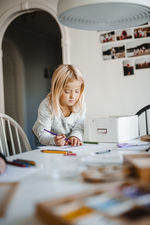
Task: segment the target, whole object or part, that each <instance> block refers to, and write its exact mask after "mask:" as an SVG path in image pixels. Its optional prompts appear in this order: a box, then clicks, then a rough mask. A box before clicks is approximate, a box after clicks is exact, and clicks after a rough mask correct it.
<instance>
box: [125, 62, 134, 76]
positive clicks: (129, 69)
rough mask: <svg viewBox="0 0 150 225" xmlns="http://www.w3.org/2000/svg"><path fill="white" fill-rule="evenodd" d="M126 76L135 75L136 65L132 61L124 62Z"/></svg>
mask: <svg viewBox="0 0 150 225" xmlns="http://www.w3.org/2000/svg"><path fill="white" fill-rule="evenodd" d="M123 72H124V76H130V75H134V63H133V61H132V60H124V61H123Z"/></svg>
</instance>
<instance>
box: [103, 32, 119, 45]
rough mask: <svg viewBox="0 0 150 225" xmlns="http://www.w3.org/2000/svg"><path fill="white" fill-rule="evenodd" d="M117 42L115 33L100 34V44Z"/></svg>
mask: <svg viewBox="0 0 150 225" xmlns="http://www.w3.org/2000/svg"><path fill="white" fill-rule="evenodd" d="M112 41H115V31H111V32H108V33H103V34H100V43H106V42H112Z"/></svg>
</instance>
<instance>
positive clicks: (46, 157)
mask: <svg viewBox="0 0 150 225" xmlns="http://www.w3.org/2000/svg"><path fill="white" fill-rule="evenodd" d="M115 146H116V145H115V144H108V143H107V144H102V145H95V147H94V145H87V151H86V150H85V149H82V151H80V149H78V150H77V151H76V152H77V156H71V157H70V156H64V155H60V154H49V153H47V154H46V153H42V152H41V150H40V149H36V150H32V151H29V152H25V153H21V154H17V155H14V156H10V157H8V159H9V160H13V159H16V158H21V159H28V160H34V161H35V162H36V164H37V167H36V168H35V169H34V170H32V169H31V170H30V168H19V167H18V168H15V169H17V170H19V171H20V170H22V171H23V172H22V173H21V175H20V173H18V172H17V170H16V176H14V177H13V178H12V176H11V173H10V174H9V178H8V181H10V182H12V181H18V182H19V186H18V188H17V190H16V192H15V194H14V196H13V198H12V200H11V201H10V204H9V206H8V208H7V211H6V215H5V216H4V217H3V218H0V225H1V224H2V225H26V224H30V225H35V224H36V225H41V224H42V223H41V222H40V221H39V220H38V219H37V218H36V216H35V207H36V204H37V203H39V202H41V201H45V200H48V199H55V198H59V197H64V196H68V195H71V194H75V193H79V192H82V191H88V190H94V189H97V188H102V189H103V188H106V184H104V183H101V184H92V183H86V182H84V181H83V179H82V178H81V176H80V175H79V174H80V169H81V170H83V169H84V165H83V163H80V164H78V162H79V161H80V160H79V159H81V158H83V159H84V158H85V157H88V156H89V155H90V154H92V153H94V152H97V151H99V150H100V151H103V150H106V149H110V148H111V149H113V150H112V151H113V153H114V154H118V151H116V149H115ZM82 148H83V147H82ZM73 152H75V150H74V151H73ZM108 154H109V153H108ZM119 154H120V153H119ZM80 162H81V161H80ZM83 162H84V160H83ZM73 166H75V168H74V170H72V172H73V175H71V174H70V175H69V176H68V177H67V176H64V174H65V173H66V174H67V173H68V171H69V170H70V168H73ZM68 167H69V170H68ZM10 168H13V166H10V165H9V168H8V169H9V170H10ZM57 168H58V169H59V170H58V171H57V172H58V173H59V172H61V175H60V176H61V177H58V176H57V175H58V174H55V171H56V170H57ZM63 169H64V170H63ZM29 170H30V171H29ZM75 170H76V171H77V173H74V172H75ZM26 171H28V172H26ZM62 171H63V172H64V173H62ZM6 172H7V171H6ZM11 172H12V171H11ZM9 179H10V180H9ZM6 181H7V180H6ZM0 182H2V181H1V180H0ZM112 185H113V183H112ZM114 185H115V184H114Z"/></svg>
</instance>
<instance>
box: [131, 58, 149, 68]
mask: <svg viewBox="0 0 150 225" xmlns="http://www.w3.org/2000/svg"><path fill="white" fill-rule="evenodd" d="M147 68H150V57H147V58H141V59H136V60H135V69H137V70H138V69H147Z"/></svg>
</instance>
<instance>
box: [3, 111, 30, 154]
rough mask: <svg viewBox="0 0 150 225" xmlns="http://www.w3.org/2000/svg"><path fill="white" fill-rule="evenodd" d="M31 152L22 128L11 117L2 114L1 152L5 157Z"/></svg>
mask: <svg viewBox="0 0 150 225" xmlns="http://www.w3.org/2000/svg"><path fill="white" fill-rule="evenodd" d="M29 150H31V146H30V143H29V141H28V138H27V136H26V134H25V132H24V130H23V129H22V127H21V126H20V125H19V124H18V123H17V122H16V121H15V120H14V119H13V118H11V117H10V116H8V115H6V114H3V113H0V152H2V153H3V154H4V155H5V156H9V155H15V154H18V153H22V152H25V151H29Z"/></svg>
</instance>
